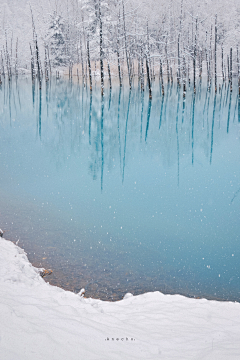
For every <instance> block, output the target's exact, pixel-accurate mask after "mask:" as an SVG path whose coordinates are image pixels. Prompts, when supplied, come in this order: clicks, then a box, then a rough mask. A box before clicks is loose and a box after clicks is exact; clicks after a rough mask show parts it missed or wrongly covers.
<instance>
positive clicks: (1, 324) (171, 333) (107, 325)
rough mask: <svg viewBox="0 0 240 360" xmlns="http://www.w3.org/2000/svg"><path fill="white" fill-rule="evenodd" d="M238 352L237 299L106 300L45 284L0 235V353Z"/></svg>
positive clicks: (9, 358) (225, 355)
mask: <svg viewBox="0 0 240 360" xmlns="http://www.w3.org/2000/svg"><path fill="white" fill-rule="evenodd" d="M84 358H86V359H88V360H92V359H97V360H101V359H102V360H106V359H111V360H115V359H121V360H128V359H130V360H132V359H144V360H147V359H167V360H170V359H211V360H213V359H217V360H221V359H239V358H240V304H239V303H231V302H217V301H208V300H205V299H201V300H196V299H188V298H185V297H183V296H180V295H163V294H161V293H160V292H154V293H146V294H143V295H139V296H131V295H130V294H128V295H127V296H125V298H124V299H123V300H121V301H117V302H114V303H110V302H104V301H100V300H94V299H85V298H81V297H80V296H79V295H77V294H74V293H71V292H68V291H64V290H62V289H60V288H58V287H55V286H51V285H49V284H47V283H46V282H45V281H44V280H43V279H42V278H41V276H40V275H39V270H38V269H36V268H34V267H33V266H32V265H31V264H30V263H29V261H28V259H27V256H26V254H25V253H24V251H23V250H22V249H20V248H19V247H18V246H16V245H14V244H13V243H12V242H10V241H8V240H5V239H2V238H0V359H2V360H27V359H29V360H32V359H34V360H38V359H39V360H43V359H44V360H55V359H56V360H61V359H63V360H65V359H69V360H75V359H76V360H80V359H84Z"/></svg>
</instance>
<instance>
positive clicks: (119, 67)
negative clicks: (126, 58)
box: [117, 11, 122, 87]
mask: <svg viewBox="0 0 240 360" xmlns="http://www.w3.org/2000/svg"><path fill="white" fill-rule="evenodd" d="M119 32H120V11H119V15H118V25H117V61H118V77H119V85H120V87H121V86H122V77H121V66H120V53H119V51H120V50H119V49H120V41H119V36H120V34H119Z"/></svg>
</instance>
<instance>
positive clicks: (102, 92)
mask: <svg viewBox="0 0 240 360" xmlns="http://www.w3.org/2000/svg"><path fill="white" fill-rule="evenodd" d="M98 4H99V26H100V33H99V35H100V72H101V94H102V96H103V94H104V72H103V31H102V13H101V0H99V2H98Z"/></svg>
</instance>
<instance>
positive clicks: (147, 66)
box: [146, 54, 152, 99]
mask: <svg viewBox="0 0 240 360" xmlns="http://www.w3.org/2000/svg"><path fill="white" fill-rule="evenodd" d="M146 68H147V80H148V91H149V99H151V98H152V89H151V79H150V71H149V64H148V55H147V54H146Z"/></svg>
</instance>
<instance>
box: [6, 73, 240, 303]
mask: <svg viewBox="0 0 240 360" xmlns="http://www.w3.org/2000/svg"><path fill="white" fill-rule="evenodd" d="M237 90H238V89H237V84H235V86H234V88H233V92H232V93H231V92H230V89H229V86H228V84H227V85H226V86H225V85H223V86H222V87H221V91H219V92H218V93H217V94H216V95H215V94H214V92H213V90H210V91H207V88H206V86H205V85H204V82H203V84H199V86H198V90H197V93H196V95H194V94H193V92H192V89H188V91H187V94H186V98H185V99H184V98H183V96H182V89H180V90H178V88H177V87H176V86H175V85H172V86H171V84H169V85H168V84H166V86H165V95H164V96H163V97H162V95H161V88H160V87H159V83H158V81H156V82H155V84H154V88H153V99H152V101H149V99H148V94H147V92H146V93H145V94H144V93H141V91H139V89H138V86H137V84H136V86H135V87H134V88H133V89H132V91H131V92H129V89H128V87H127V86H123V88H122V89H121V90H120V89H119V87H117V86H116V87H114V88H113V89H112V91H111V92H109V90H106V91H105V96H104V98H103V99H101V96H100V90H99V85H98V84H96V85H95V88H94V89H93V92H92V96H90V92H89V89H88V88H86V87H84V86H83V85H82V84H81V83H77V82H76V83H71V82H69V81H68V80H64V79H60V80H56V79H52V80H51V82H49V84H48V85H47V86H45V85H44V88H43V89H42V90H41V91H40V90H39V89H38V87H37V86H32V83H31V80H30V79H28V78H22V79H18V81H17V82H15V81H13V82H10V83H8V82H5V83H3V85H2V87H1V89H0V104H1V106H0V163H1V171H0V183H1V188H0V196H1V203H0V227H1V228H2V229H4V230H6V234H5V237H6V238H8V239H11V240H13V241H16V240H18V239H19V245H20V246H21V247H23V248H24V249H25V251H26V252H27V253H28V256H29V259H30V261H31V262H32V263H33V264H34V265H36V266H43V267H46V268H52V269H53V274H52V276H51V277H49V278H48V279H47V281H49V282H50V283H52V284H57V285H60V286H62V287H64V288H66V289H69V290H73V291H79V290H80V289H81V288H82V287H85V289H86V295H87V296H96V297H100V298H101V299H109V300H110V299H120V298H122V296H123V295H124V294H125V293H126V292H132V293H134V294H138V293H142V292H145V291H154V290H159V291H163V292H165V293H181V294H184V295H188V296H196V297H201V296H204V297H207V298H211V299H213V298H217V299H222V300H226V299H229V300H237V301H240V279H239V277H240V267H239V260H240V259H239V257H240V244H239V241H240V236H239V235H240V225H239V224H240V221H239V219H240V166H239V164H240V102H239V97H238V93H237Z"/></svg>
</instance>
